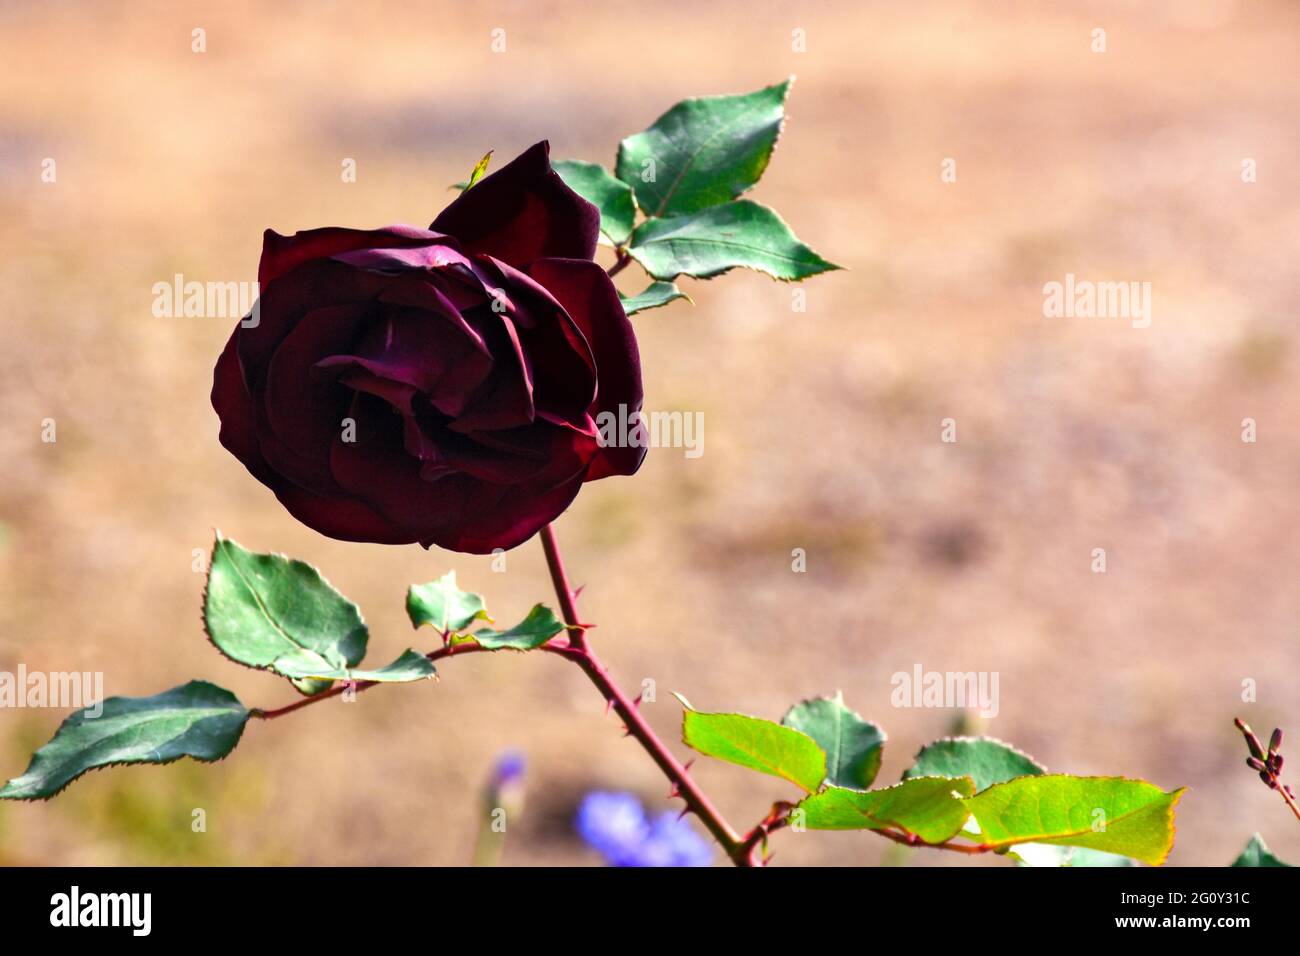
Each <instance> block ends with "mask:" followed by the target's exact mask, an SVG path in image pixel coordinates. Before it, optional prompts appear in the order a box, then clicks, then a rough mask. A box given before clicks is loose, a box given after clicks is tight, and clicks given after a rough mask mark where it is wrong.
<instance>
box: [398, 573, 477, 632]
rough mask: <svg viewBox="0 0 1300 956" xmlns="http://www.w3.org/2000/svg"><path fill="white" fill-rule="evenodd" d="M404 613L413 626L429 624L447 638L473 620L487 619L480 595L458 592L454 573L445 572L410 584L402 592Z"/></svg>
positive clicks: (459, 590)
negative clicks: (404, 596)
mask: <svg viewBox="0 0 1300 956" xmlns="http://www.w3.org/2000/svg"><path fill="white" fill-rule="evenodd" d="M406 614H407V616H408V617H410V619H411V624H412V625H413V626H414V627H417V628H418V627H419V626H420V625H422V624H432V625H433V629H434V630H435V631H438V632H439V633H440V634H443V635H444V636H447V637H450V636H451V635H453V634H456V633H457V632H459V631H463V630H464V629H465V628H467V627H469V626H470V624H472V623H473V622H474V621H477V620H484V621H491V620H492V618H490V617H488V613H487V611H486V610H485V609H484V608H483V596H482V595H480V594H472V593H470V592H469V591H462V590H461V589H460V588H458V587H457V586H456V572H455V571H448V572H447V573H446V574H444V575H443V576H442V577H440V578H439V579H438V580H436V581H431V582H429V583H428V584H412V585H411V587H410V589H409V590H407V592H406Z"/></svg>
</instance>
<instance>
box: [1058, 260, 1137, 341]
mask: <svg viewBox="0 0 1300 956" xmlns="http://www.w3.org/2000/svg"><path fill="white" fill-rule="evenodd" d="M1043 315H1045V316H1046V317H1047V318H1049V319H1060V318H1067V319H1074V318H1079V319H1092V318H1097V319H1131V320H1132V321H1131V324H1132V326H1133V328H1135V329H1145V328H1146V327H1147V326H1149V325H1150V324H1151V283H1150V282H1093V281H1091V280H1089V279H1076V278H1075V277H1074V273H1073V272H1067V273H1066V274H1065V281H1064V282H1056V281H1052V282H1048V283H1047V284H1045V285H1044V286H1043Z"/></svg>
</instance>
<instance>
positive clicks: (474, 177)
mask: <svg viewBox="0 0 1300 956" xmlns="http://www.w3.org/2000/svg"><path fill="white" fill-rule="evenodd" d="M492 153H493V150H490V149H489V150H488V151H487V152H486V153H484V154H483V158H482V159H480V160H479V161H478V162H477V163H475V164H474V168H473V169H472V170H470V174H469V182H467V183H465V188H466V189H469V188H470V187H472V186H473V185H474V184H475V183H477V182H478V181H479V180H480V179H482V178H483V175H484V173H486V172H487V168H488V163H490V162H492Z"/></svg>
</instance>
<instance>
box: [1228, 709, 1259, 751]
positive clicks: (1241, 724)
mask: <svg viewBox="0 0 1300 956" xmlns="http://www.w3.org/2000/svg"><path fill="white" fill-rule="evenodd" d="M1232 722H1233V723H1234V724H1236V726H1237V729H1238V730H1240V731H1241V734H1242V736H1243V737H1245V738H1246V746H1247V747H1249V748H1250V755H1251V756H1252V757H1258V758H1259V759H1261V760H1263V759H1264V748H1263V747H1261V746H1260V745H1259V738H1258V737H1256V736H1255V731H1253V730H1251V729H1250V724H1248V723H1246V722H1245V721H1244V720H1242V719H1241V718H1240V717H1237V718H1235V719H1234V720H1233V721H1232Z"/></svg>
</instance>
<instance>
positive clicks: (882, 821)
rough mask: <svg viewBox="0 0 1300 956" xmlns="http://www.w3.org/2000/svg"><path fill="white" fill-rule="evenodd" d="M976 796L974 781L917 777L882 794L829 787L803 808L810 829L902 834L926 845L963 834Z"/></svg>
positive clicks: (802, 803)
mask: <svg viewBox="0 0 1300 956" xmlns="http://www.w3.org/2000/svg"><path fill="white" fill-rule="evenodd" d="M974 792H975V784H974V783H973V782H972V781H971V779H970V778H969V777H914V778H913V779H911V780H904V781H903V782H902V783H896V784H894V785H893V786H892V787H885V788H884V789H882V790H869V791H867V792H865V793H864V792H863V791H861V790H848V789H845V788H843V787H827V788H826V789H825V790H823V791H822V792H821V793H816V794H813V795H812V796H811V797H806V798H805V799H804V800H803V801H802V802H801V803H800V804H799V807H798V809H801V810H803V812H804V825H805V826H807V827H808V829H810V830H889V829H894V830H900V831H902V832H903V833H904V834H912V835H915V836H916V837H917V838H918V839H920V840H922V841H924V842H926V843H943V842H944V841H946V840H951V839H952V838H953V837H955V836H956V835H957V834H958V833H960V832H961V828H962V826H963V825H964V824H965V823H966V819H967V817H969V816H970V811H969V810H967V809H966V806H965V805H964V804H963V803H962V799H961V798H962V797H969V796H970V795H971V794H972V793H974Z"/></svg>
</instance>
